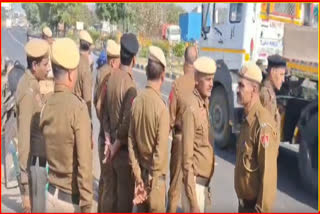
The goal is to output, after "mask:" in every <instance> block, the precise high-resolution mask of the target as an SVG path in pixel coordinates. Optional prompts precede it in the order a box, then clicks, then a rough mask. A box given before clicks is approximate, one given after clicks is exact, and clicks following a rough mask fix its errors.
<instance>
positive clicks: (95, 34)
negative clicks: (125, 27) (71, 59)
mask: <svg viewBox="0 0 320 214" xmlns="http://www.w3.org/2000/svg"><path fill="white" fill-rule="evenodd" d="M88 32H89V34H90V35H91V38H92V40H93V43H95V41H96V40H97V39H98V38H99V37H100V32H98V31H96V30H88Z"/></svg>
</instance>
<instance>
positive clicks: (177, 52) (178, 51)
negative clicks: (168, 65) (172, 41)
mask: <svg viewBox="0 0 320 214" xmlns="http://www.w3.org/2000/svg"><path fill="white" fill-rule="evenodd" d="M185 49H186V45H185V43H184V42H180V43H178V44H176V45H175V46H174V47H173V50H172V52H173V55H174V56H176V57H182V56H183V55H184V51H185Z"/></svg>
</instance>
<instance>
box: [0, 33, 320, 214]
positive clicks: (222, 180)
mask: <svg viewBox="0 0 320 214" xmlns="http://www.w3.org/2000/svg"><path fill="white" fill-rule="evenodd" d="M1 31H2V38H1V41H2V44H1V47H2V51H3V56H9V57H11V58H13V59H19V60H21V61H22V62H24V63H25V56H24V51H23V44H24V43H25V42H26V38H25V35H26V34H25V31H24V30H22V29H11V30H10V31H8V30H3V29H2V30H1ZM134 77H135V79H136V82H137V87H138V88H139V89H141V88H143V87H144V86H145V84H146V77H145V72H144V71H142V70H135V71H134ZM171 83H172V80H170V79H166V81H165V83H164V86H163V88H162V95H163V97H164V99H167V98H168V95H169V92H170V89H171ZM93 123H94V136H95V140H96V142H97V135H98V130H99V122H98V121H97V118H96V116H95V114H93ZM169 143H170V142H169ZM94 153H95V154H98V153H97V146H96V145H95V146H94ZM93 162H94V172H93V174H94V177H95V181H94V185H95V187H96V186H97V181H98V180H97V179H98V178H99V174H100V169H99V164H98V155H94V161H93ZM234 163H235V148H229V149H228V150H223V151H222V150H219V149H216V170H215V174H214V176H213V179H212V183H211V187H212V190H213V203H214V210H212V212H237V206H238V204H237V197H236V194H235V191H234V188H233V176H234V173H233V172H234ZM278 163H279V164H278V175H279V176H278V193H277V201H276V203H275V208H274V211H275V212H317V210H318V198H317V197H314V196H312V195H310V194H309V193H307V192H305V191H304V190H303V187H302V185H301V183H300V179H299V172H298V167H297V158H296V154H295V153H292V152H290V151H288V150H285V149H281V151H280V156H279V160H278ZM20 201H21V200H20V199H19V192H18V190H17V188H15V189H10V190H7V189H5V188H4V185H1V205H2V206H1V212H21V208H20V206H19V203H20Z"/></svg>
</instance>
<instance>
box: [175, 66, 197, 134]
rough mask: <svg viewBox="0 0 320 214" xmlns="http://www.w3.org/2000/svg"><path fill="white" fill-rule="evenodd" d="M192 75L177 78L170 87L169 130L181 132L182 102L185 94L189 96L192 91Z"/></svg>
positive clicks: (193, 83) (193, 82)
mask: <svg viewBox="0 0 320 214" xmlns="http://www.w3.org/2000/svg"><path fill="white" fill-rule="evenodd" d="M194 85H195V81H194V73H193V72H191V73H188V74H185V75H183V76H181V77H179V78H178V79H177V80H176V81H175V82H174V83H173V85H172V89H171V92H170V95H169V112H170V128H171V129H173V128H175V131H176V132H179V131H180V132H181V118H182V113H183V109H182V106H183V105H182V102H183V97H184V96H185V95H186V94H191V93H192V91H193V89H194Z"/></svg>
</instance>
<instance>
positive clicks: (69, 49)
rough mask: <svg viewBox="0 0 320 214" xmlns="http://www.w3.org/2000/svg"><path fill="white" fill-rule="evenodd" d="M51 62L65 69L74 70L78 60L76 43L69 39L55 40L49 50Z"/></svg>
mask: <svg viewBox="0 0 320 214" xmlns="http://www.w3.org/2000/svg"><path fill="white" fill-rule="evenodd" d="M51 60H52V62H53V63H54V64H57V65H60V66H62V67H63V68H65V69H74V68H76V67H77V66H78V64H79V60H80V54H79V50H78V47H77V45H76V43H75V42H74V41H73V40H72V39H69V38H61V39H56V40H55V41H54V42H53V44H52V48H51Z"/></svg>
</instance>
